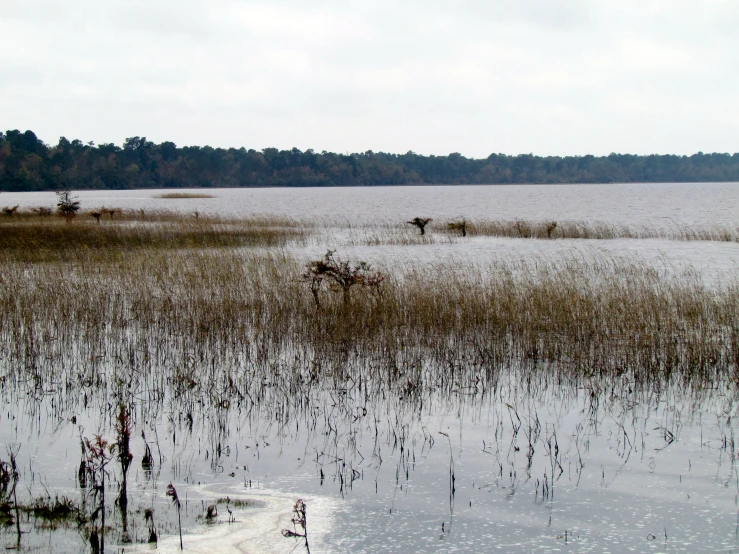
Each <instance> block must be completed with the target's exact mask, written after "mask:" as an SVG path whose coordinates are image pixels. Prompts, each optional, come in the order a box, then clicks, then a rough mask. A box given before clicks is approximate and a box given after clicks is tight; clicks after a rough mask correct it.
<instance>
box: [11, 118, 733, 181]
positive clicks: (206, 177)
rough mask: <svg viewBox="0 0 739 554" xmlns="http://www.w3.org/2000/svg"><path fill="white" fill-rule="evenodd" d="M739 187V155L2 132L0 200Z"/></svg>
mask: <svg viewBox="0 0 739 554" xmlns="http://www.w3.org/2000/svg"><path fill="white" fill-rule="evenodd" d="M708 181H739V154H733V155H730V154H703V153H702V152H699V153H697V154H694V155H692V156H672V155H651V156H635V155H630V154H611V155H609V156H603V157H597V156H566V157H559V156H546V157H542V156H534V155H532V154H521V155H518V156H509V155H506V154H491V155H490V156H488V157H487V158H484V159H472V158H465V157H464V156H462V155H461V154H457V153H454V154H449V155H448V156H421V155H418V154H415V153H413V152H407V153H406V154H387V153H384V152H372V151H367V152H362V153H357V154H335V153H332V152H320V153H318V152H314V151H313V150H306V151H305V152H301V151H300V150H298V149H297V148H293V149H292V150H277V149H276V148H265V149H264V150H253V149H248V150H247V149H246V148H211V147H210V146H184V147H178V146H177V145H176V144H174V143H173V142H163V143H161V144H154V143H153V142H151V141H147V140H146V138H145V137H131V138H127V139H126V140H125V141H124V142H123V146H122V147H121V146H116V145H115V144H110V143H106V144H98V145H95V144H94V143H92V142H88V143H83V142H82V141H80V140H72V141H70V140H67V139H66V138H64V137H61V138H60V139H59V142H58V143H57V144H56V145H54V146H50V145H47V144H44V143H43V142H42V141H41V140H39V139H38V138H37V137H36V135H35V133H33V132H32V131H26V132H21V131H18V130H15V131H7V132H5V133H2V132H0V190H3V191H34V190H49V189H52V190H58V189H75V190H80V189H136V188H189V187H284V186H292V187H321V186H374V185H409V184H422V183H425V184H509V183H621V182H708Z"/></svg>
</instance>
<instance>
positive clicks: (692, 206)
mask: <svg viewBox="0 0 739 554" xmlns="http://www.w3.org/2000/svg"><path fill="white" fill-rule="evenodd" d="M166 192H173V191H172V190H166V191H165V190H124V191H107V190H103V191H79V192H76V193H75V195H76V196H79V199H80V201H81V202H82V205H83V207H85V208H98V207H100V206H102V205H106V206H108V207H121V208H129V209H137V210H138V209H173V210H178V211H183V212H187V211H191V210H194V209H198V210H200V211H201V212H202V213H218V214H223V215H237V216H238V215H242V216H243V215H249V214H274V215H284V216H288V217H295V218H303V217H307V218H314V219H335V218H345V219H346V220H349V221H352V222H361V223H376V222H377V221H378V220H385V221H398V220H401V221H405V220H407V219H411V218H413V217H415V216H416V215H425V216H426V217H434V218H440V219H446V218H458V217H467V218H468V219H470V220H474V219H516V218H526V219H535V220H557V221H568V220H574V221H582V220H587V221H603V222H608V223H616V224H635V225H640V224H659V223H665V224H669V223H671V222H680V223H684V224H689V225H696V224H726V223H728V224H735V223H736V222H737V209H739V183H697V184H696V183H646V184H645V183H633V184H615V185H486V186H470V185H460V186H434V187H428V186H423V187H408V186H403V187H367V188H364V187H359V188H358V187H336V188H256V189H218V188H215V189H187V190H186V191H184V192H192V193H204V194H209V195H212V196H214V198H199V199H161V198H156V196H157V195H159V194H162V193H166ZM175 192H176V191H175ZM0 202H2V204H3V205H4V206H6V205H7V206H14V205H15V204H20V205H21V207H30V206H53V205H54V204H55V203H56V196H55V195H54V193H52V192H31V193H3V194H2V196H0Z"/></svg>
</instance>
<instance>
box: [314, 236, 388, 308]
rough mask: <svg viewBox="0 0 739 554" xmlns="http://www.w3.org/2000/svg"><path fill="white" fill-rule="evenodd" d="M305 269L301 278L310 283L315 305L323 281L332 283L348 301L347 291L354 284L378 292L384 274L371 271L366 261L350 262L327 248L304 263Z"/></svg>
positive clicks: (347, 301) (317, 301) (346, 301)
mask: <svg viewBox="0 0 739 554" xmlns="http://www.w3.org/2000/svg"><path fill="white" fill-rule="evenodd" d="M306 269H307V271H306V272H305V273H304V274H303V279H304V280H305V281H306V282H308V283H309V284H310V291H311V294H313V300H314V301H315V302H316V307H317V308H320V307H321V303H320V299H319V296H318V293H319V292H320V290H321V286H322V285H323V283H324V282H326V281H327V282H328V284H329V285H333V286H334V287H335V288H337V289H338V290H341V291H342V293H343V298H344V303H345V304H348V303H349V291H350V289H351V288H352V287H353V286H354V285H360V286H363V287H368V288H370V289H371V290H373V291H375V292H379V290H380V284H381V283H382V281H383V280H384V279H385V276H384V275H383V274H382V273H380V272H379V271H372V267H371V266H370V265H369V264H368V263H366V262H358V263H356V264H351V263H349V262H346V261H343V260H342V259H341V258H339V257H338V256H336V250H328V251H327V252H326V255H325V256H324V257H323V258H322V259H320V260H314V261H312V262H308V264H306Z"/></svg>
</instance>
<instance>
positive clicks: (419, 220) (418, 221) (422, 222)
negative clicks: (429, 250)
mask: <svg viewBox="0 0 739 554" xmlns="http://www.w3.org/2000/svg"><path fill="white" fill-rule="evenodd" d="M429 221H431V218H430V217H414V218H413V219H411V220H410V221H408V222H406V223H408V224H409V225H415V226H416V227H418V228H419V229H420V230H421V234H422V235H425V234H426V225H428V222H429Z"/></svg>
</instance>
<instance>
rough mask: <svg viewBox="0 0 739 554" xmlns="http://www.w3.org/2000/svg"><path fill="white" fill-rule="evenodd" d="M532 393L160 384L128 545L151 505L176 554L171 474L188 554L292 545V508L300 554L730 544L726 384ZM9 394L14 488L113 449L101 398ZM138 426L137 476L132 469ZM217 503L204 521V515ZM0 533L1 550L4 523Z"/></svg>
mask: <svg viewBox="0 0 739 554" xmlns="http://www.w3.org/2000/svg"><path fill="white" fill-rule="evenodd" d="M549 381H550V379H549V377H548V376H547V375H546V374H540V375H539V376H538V377H533V376H532V375H530V376H529V378H528V379H527V381H526V382H523V383H521V382H519V381H518V379H517V375H516V372H512V373H509V374H507V375H501V376H500V378H499V379H498V380H497V384H496V386H495V387H493V388H490V389H488V390H477V391H476V390H474V388H470V387H465V386H460V387H459V388H456V389H453V390H451V391H450V392H449V393H442V392H439V391H437V392H434V391H432V390H430V391H428V392H424V393H420V394H419V393H415V392H413V393H411V392H410V391H402V390H387V391H386V392H385V393H382V392H381V389H379V388H374V389H373V388H372V387H370V388H369V389H367V388H365V387H366V385H364V386H363V388H362V390H360V388H359V386H357V385H356V384H352V383H350V382H349V383H345V384H344V385H339V384H338V383H336V382H333V383H331V385H330V386H326V387H322V388H321V389H320V390H314V391H312V392H311V393H309V397H306V398H290V397H287V396H285V395H284V394H283V392H282V391H281V390H280V384H279V380H276V381H275V382H272V383H264V384H260V386H259V387H258V388H255V389H254V390H251V391H248V392H249V394H250V395H253V394H259V395H261V399H260V400H259V401H258V402H255V403H251V402H249V401H248V400H243V401H238V402H234V403H233V404H231V405H230V406H227V407H224V406H220V407H219V406H214V405H213V404H212V403H210V402H209V401H208V400H207V399H206V398H197V399H196V398H187V399H185V398H177V397H176V395H174V394H172V393H171V391H167V392H165V395H164V397H163V398H161V399H155V400H149V399H146V398H142V397H141V396H138V395H134V396H133V397H132V402H134V404H135V406H136V415H135V430H136V432H135V433H134V434H133V436H134V437H136V439H134V440H132V452H133V454H134V463H133V466H134V468H135V469H134V470H133V471H132V472H131V474H130V475H129V494H130V496H129V517H128V524H129V529H128V532H129V535H130V537H131V539H132V540H133V542H134V543H142V542H145V541H146V540H147V538H148V527H147V522H146V521H145V516H144V512H145V511H146V510H147V509H151V510H153V512H154V516H153V517H154V521H155V523H156V526H157V531H158V533H159V538H160V541H159V548H158V550H164V551H170V550H172V551H174V550H177V549H178V548H179V537H178V532H177V519H176V511H175V509H174V508H173V506H172V504H171V502H169V499H168V498H166V496H165V494H164V492H165V488H166V485H167V484H168V483H169V482H170V481H172V482H174V483H176V484H177V489H178V491H179V495H180V498H181V500H182V503H183V519H184V523H183V525H184V527H185V530H184V544H185V549H186V551H191V552H206V551H216V550H213V548H216V549H217V551H219V552H254V551H258V552H289V551H291V550H292V549H293V548H294V547H295V546H296V544H297V543H296V541H295V539H287V538H283V537H282V535H281V533H280V532H281V530H282V529H284V528H290V518H291V516H292V514H291V510H292V506H293V504H294V502H295V500H296V499H297V498H304V499H305V500H306V502H307V506H308V512H307V513H308V531H309V536H310V541H311V548H312V550H313V551H315V552H404V551H409V550H410V551H439V552H475V551H481V550H489V549H498V550H501V551H505V552H529V551H531V550H537V551H544V552H553V551H557V550H560V549H561V548H562V547H563V546H564V544H565V543H566V544H568V545H571V547H573V548H576V549H577V551H583V552H591V551H593V552H595V551H597V552H600V551H603V550H604V549H608V550H609V551H612V552H621V551H623V552H626V551H644V552H648V551H652V550H654V551H660V550H665V549H667V550H669V551H686V552H691V551H693V552H694V551H697V550H700V551H712V552H718V551H731V549H732V548H735V547H736V544H737V522H738V519H737V518H738V517H739V511H738V509H737V506H736V501H737V494H739V474H738V473H737V469H736V465H735V462H736V452H735V444H734V440H735V438H734V429H733V425H732V419H733V417H735V411H736V401H735V398H734V393H733V390H731V389H729V388H724V387H723V386H722V387H718V388H715V389H710V390H682V387H680V386H679V385H673V386H668V387H662V386H647V387H646V388H639V387H637V385H636V384H635V383H634V382H633V381H632V380H631V378H630V377H629V376H628V375H624V377H623V379H622V380H620V381H618V382H598V381H597V380H582V381H579V380H575V381H572V382H569V383H552V382H549ZM11 389H15V387H11V386H9V385H8V384H7V383H6V387H5V393H6V396H5V405H6V407H7V415H6V417H5V418H4V419H3V425H2V436H3V443H4V444H9V443H11V442H12V443H14V444H18V445H20V448H21V455H20V456H19V458H20V459H21V461H22V468H21V469H22V483H23V486H22V487H21V490H19V494H21V496H23V497H24V498H35V497H37V496H44V495H47V494H48V495H51V496H52V497H55V496H62V495H64V496H68V497H69V498H71V499H73V500H76V499H78V498H80V497H83V496H84V495H83V492H82V491H81V490H80V489H79V486H77V485H76V484H75V478H76V471H75V468H76V465H77V464H78V463H79V457H80V453H79V446H78V443H79V437H80V435H89V434H90V433H93V432H95V433H98V432H100V433H103V434H104V435H106V436H111V437H112V434H113V429H112V428H111V427H110V422H109V421H106V419H107V418H108V417H109V416H110V415H111V414H107V415H105V416H104V417H103V418H102V419H101V418H100V414H101V413H102V414H106V413H107V412H106V403H107V402H108V400H106V399H104V398H100V399H99V401H97V402H92V401H91V399H89V398H88V403H87V408H85V403H84V398H83V397H82V398H79V399H70V398H66V402H64V403H63V404H60V402H59V400H60V395H59V394H58V392H55V391H49V392H48V394H46V395H45V396H43V397H40V398H34V399H32V400H31V399H29V398H26V399H23V398H22V397H18V396H15V402H18V403H17V404H13V403H12V402H11V399H10V395H8V392H10V390H11ZM260 390H261V392H260ZM13 406H15V407H13ZM72 414H76V415H75V416H72ZM72 417H76V424H73V423H72V422H71V421H70V420H71V418H72ZM141 431H145V433H146V434H145V436H146V440H147V443H148V444H149V445H150V450H151V452H152V456H153V458H154V463H153V467H152V469H151V471H149V470H145V469H144V468H143V467H142V465H141V460H142V458H143V457H144V455H145V452H146V451H145V448H146V446H145V443H144V439H143V438H140V437H141ZM119 485H120V471H117V470H115V469H114V468H112V467H111V472H110V480H109V485H108V495H109V503H110V507H109V513H108V518H109V519H108V525H109V527H108V530H107V534H108V539H107V540H106V544H107V550H109V551H117V549H120V548H123V546H124V545H122V544H121V543H120V539H121V537H122V532H121V528H120V519H116V518H117V516H116V513H117V511H116V509H115V507H114V506H113V504H114V498H115V496H116V495H117V492H118V487H119ZM278 491H279V492H278ZM245 501H246V502H249V504H247V505H246V506H244V505H239V504H238V503H239V502H245ZM216 503H217V513H218V515H217V517H216V519H215V520H214V522H208V521H207V520H206V518H205V514H206V508H207V507H208V506H209V505H211V504H216ZM234 520H235V521H234ZM21 527H22V528H23V531H24V533H27V534H26V535H24V537H23V544H24V545H26V546H29V547H31V546H33V547H37V548H38V549H39V551H54V552H60V551H68V552H78V551H80V549H82V550H84V546H83V545H84V544H85V543H86V542H87V538H86V536H85V531H84V528H85V526H82V528H83V530H82V531H77V530H76V523H73V524H70V525H69V526H67V527H66V530H65V528H62V529H61V530H59V531H54V532H51V531H49V530H48V528H47V527H48V526H46V525H44V524H43V522H42V521H41V520H39V519H37V518H34V517H31V516H30V515H27V516H23V515H22V516H21ZM3 535H4V538H3V540H4V542H5V543H6V544H7V545H12V544H14V543H15V535H14V528H13V527H12V526H7V527H5V529H4V531H3ZM125 548H126V551H148V549H149V548H150V547H148V546H146V545H139V546H138V547H137V549H136V550H130V549H131V548H132V545H125ZM209 548H210V550H209Z"/></svg>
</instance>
